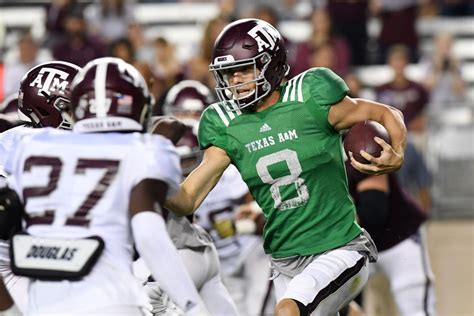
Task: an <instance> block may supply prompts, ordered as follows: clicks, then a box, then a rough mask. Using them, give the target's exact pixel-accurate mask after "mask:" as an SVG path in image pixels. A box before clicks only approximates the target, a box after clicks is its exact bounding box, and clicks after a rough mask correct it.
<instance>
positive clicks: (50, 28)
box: [44, 0, 75, 47]
mask: <svg viewBox="0 0 474 316" xmlns="http://www.w3.org/2000/svg"><path fill="white" fill-rule="evenodd" d="M74 2H75V1H74V0H53V1H52V2H51V3H50V4H48V5H47V7H46V30H47V32H46V38H45V42H44V45H45V46H47V47H53V46H54V45H55V44H56V42H57V40H58V39H60V38H61V36H62V35H63V34H64V32H65V30H64V23H65V19H66V16H67V13H68V12H69V11H70V10H71V9H72V8H73V6H74Z"/></svg>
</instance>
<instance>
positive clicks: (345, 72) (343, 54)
mask: <svg viewBox="0 0 474 316" xmlns="http://www.w3.org/2000/svg"><path fill="white" fill-rule="evenodd" d="M184 2H186V3H196V1H143V0H142V1H127V0H98V1H74V0H53V1H50V2H49V1H48V2H46V1H45V2H44V4H43V5H41V3H39V4H40V5H41V7H42V8H43V9H44V12H45V14H44V27H45V32H44V33H43V34H42V36H41V38H38V36H37V35H36V36H35V34H37V33H35V32H34V30H32V29H16V30H14V32H10V30H7V32H6V34H3V38H2V39H3V41H2V42H3V47H2V50H1V59H0V63H1V64H2V70H3V71H2V73H3V74H2V80H1V81H3V87H0V101H2V99H6V98H8V97H9V96H10V95H13V94H16V93H17V91H18V88H19V83H20V79H21V78H22V76H23V75H24V74H25V73H26V72H27V71H28V69H30V68H32V67H33V66H35V65H37V64H39V63H41V62H44V61H48V60H52V59H57V60H63V61H68V62H72V63H74V64H77V65H79V66H84V65H85V64H86V63H87V62H88V61H90V60H92V59H94V58H98V57H102V56H115V57H120V58H122V59H124V60H125V61H127V62H129V63H131V64H133V65H134V66H135V67H137V68H138V69H139V70H140V71H141V73H142V74H143V76H144V77H145V79H146V80H147V81H148V82H149V84H150V89H151V91H152V92H153V94H154V96H155V99H156V106H155V109H154V112H155V114H161V105H162V103H163V100H164V98H165V96H166V93H167V91H168V89H169V88H170V87H172V86H173V85H174V84H176V83H177V82H179V81H181V80H184V79H194V80H199V81H201V82H202V83H204V84H206V85H207V86H209V87H210V88H211V89H213V88H214V86H215V83H214V78H213V77H212V74H211V73H210V72H209V71H208V65H209V63H210V61H211V53H212V46H213V43H214V41H215V38H216V36H217V35H218V34H219V32H220V31H221V30H222V28H223V27H224V26H225V25H226V24H228V23H229V22H231V21H233V20H235V19H238V18H242V17H255V18H260V19H263V20H266V21H268V22H270V23H271V24H273V25H275V26H276V27H277V28H278V27H279V25H280V24H282V23H285V22H288V21H290V22H294V24H293V25H294V26H292V27H291V31H290V32H288V34H298V33H299V30H298V25H301V24H298V23H304V25H306V29H309V30H310V31H309V32H307V33H308V36H305V37H304V38H301V36H300V37H299V38H298V36H296V37H294V36H293V37H292V36H288V37H287V38H286V47H287V48H288V51H289V55H288V56H289V63H290V65H291V70H290V74H289V76H288V79H290V78H291V77H292V76H294V75H296V74H298V73H300V72H302V71H304V70H306V69H308V68H310V67H328V68H331V69H332V70H333V71H335V72H336V73H337V74H338V75H340V76H341V77H342V78H344V79H345V80H346V82H347V84H348V85H349V87H350V89H351V95H352V96H353V97H357V96H361V97H367V98H369V99H374V100H377V101H380V102H383V103H386V104H389V105H392V106H395V107H397V108H399V109H400V110H402V112H403V113H404V115H405V121H406V124H407V127H408V129H409V131H410V144H409V146H408V152H407V156H406V163H405V166H404V169H402V170H401V172H400V177H401V179H402V182H403V183H404V184H405V185H406V187H409V188H410V189H411V190H412V192H413V193H414V194H415V196H416V197H418V199H419V200H420V202H421V203H422V205H423V206H424V207H425V209H426V210H429V209H430V208H431V206H430V187H431V184H432V182H433V175H432V174H431V173H430V166H429V165H430V161H428V166H426V162H427V161H426V159H425V158H427V157H428V156H429V155H428V153H429V151H430V150H431V149H432V148H434V147H436V146H435V145H432V144H431V143H430V139H429V138H430V137H429V136H427V134H429V133H427V131H429V130H430V127H431V128H433V129H438V130H439V124H440V121H441V119H440V113H443V111H444V110H445V109H456V108H457V109H466V108H467V109H472V106H471V105H472V103H473V100H472V93H470V92H469V91H470V90H472V85H474V82H471V83H469V82H468V81H467V80H466V78H471V77H474V76H473V75H472V74H471V73H470V72H473V71H474V70H473V68H472V67H470V65H467V66H466V65H465V63H467V62H469V58H472V59H474V52H473V51H474V45H472V46H473V47H472V48H471V52H466V54H461V55H460V54H457V53H455V52H454V49H453V44H454V42H455V40H456V39H457V38H458V37H457V36H458V34H453V33H450V32H449V29H450V28H449V27H448V28H447V29H446V31H444V30H443V31H439V32H438V31H436V32H435V34H432V35H433V36H432V37H430V38H429V42H428V43H427V42H426V39H424V38H423V41H422V37H421V35H420V34H419V28H418V27H417V25H418V24H419V21H420V19H425V20H430V19H434V20H436V19H443V18H449V19H450V21H452V22H451V24H453V23H454V24H456V19H463V18H465V17H468V16H473V15H474V2H473V1H470V0H444V1H442V0H397V1H392V0H365V1H364V0H360V1H354V0H312V1H310V0H278V1H263V0H252V1H248V0H242V1H236V0H219V1H212V2H209V1H208V2H207V3H212V4H214V5H215V7H216V12H217V14H215V16H214V17H212V18H210V19H208V20H206V21H203V22H196V23H197V24H195V25H194V27H195V28H196V29H198V30H199V32H198V34H200V38H193V43H194V44H193V45H192V46H188V47H191V48H192V51H188V52H187V53H186V54H185V55H186V56H187V57H186V58H183V57H182V56H180V54H178V50H179V47H177V44H176V43H177V42H183V40H182V39H181V40H180V41H176V39H175V38H172V37H171V38H170V36H164V35H158V36H146V34H151V33H150V32H148V33H147V30H149V29H150V28H152V27H153V28H155V29H156V28H158V29H159V27H160V23H159V21H158V23H157V24H156V25H150V24H147V23H141V22H140V21H139V20H138V19H137V18H136V15H135V12H136V8H137V7H138V6H146V5H149V4H166V5H172V4H173V3H175V4H176V5H177V6H178V5H180V4H182V3H184ZM202 2H205V1H200V2H199V3H202ZM205 3H206V2H205ZM0 5H1V7H0V9H1V8H5V7H8V6H13V7H15V6H19V5H23V6H28V5H29V6H32V5H35V6H38V2H34V3H33V1H31V2H30V3H28V2H21V3H19V2H17V1H3V2H0ZM150 14H153V13H152V12H150ZM25 18H27V17H25ZM168 22H169V21H168ZM374 22H375V23H374ZM173 23H174V24H175V25H176V26H177V27H178V26H180V25H181V24H182V21H179V20H177V21H175V22H173ZM173 23H171V29H172V27H173ZM290 25H291V24H290ZM167 27H168V28H170V23H168V25H167ZM289 28H290V27H287V28H285V29H283V30H282V33H283V35H286V32H285V30H288V29H289ZM158 34H159V32H158ZM168 34H172V32H170V33H168ZM466 34H467V35H466ZM466 34H464V35H462V36H464V37H467V38H468V39H469V38H470V39H474V31H472V32H471V34H470V35H469V34H468V33H466ZM177 36H183V34H179V35H177ZM190 36H191V35H190ZM285 37H286V36H285ZM295 38H298V40H295ZM473 43H474V41H473ZM425 44H427V45H425ZM466 47H468V45H466ZM458 51H462V50H458ZM380 67H382V68H380ZM410 67H411V70H413V71H412V72H411V73H414V74H416V76H414V77H416V78H412V77H411V76H410V71H408V70H410V69H409V68H410ZM380 69H383V70H384V72H380ZM364 70H365V72H364ZM467 72H469V73H467ZM379 73H380V74H383V76H382V77H383V78H387V80H386V81H385V82H380V81H381V79H380V78H377V77H378V74H379ZM374 77H375V80H372V79H374ZM371 78H372V79H371ZM415 79H416V80H415ZM382 80H383V79H382ZM473 80H474V78H473ZM374 82H375V83H376V84H374ZM456 113H457V112H456ZM463 113H464V114H461V121H462V120H463V119H464V120H469V119H472V111H471V112H469V111H468V112H463ZM466 113H467V114H466ZM469 115H471V116H469ZM455 116H456V115H455ZM465 116H466V117H465ZM456 117H457V116H456ZM471 125H472V122H471ZM429 135H431V134H429ZM448 139H449V137H448ZM471 140H472V139H471ZM430 144H431V145H430ZM471 145H472V144H471ZM431 157H433V155H431ZM428 160H429V159H428ZM438 160H439V159H438ZM438 160H436V161H434V162H431V165H432V166H434V167H436V164H437V163H439V161H438ZM434 167H433V168H434ZM433 168H431V169H433ZM431 171H432V170H431ZM470 171H472V170H470ZM458 180H459V179H458ZM448 186H449V184H448Z"/></svg>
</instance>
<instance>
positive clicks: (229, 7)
mask: <svg viewBox="0 0 474 316" xmlns="http://www.w3.org/2000/svg"><path fill="white" fill-rule="evenodd" d="M216 2H217V5H218V6H219V15H220V16H221V17H223V18H224V19H225V20H226V21H227V22H232V21H235V20H237V19H239V18H240V16H241V15H243V14H244V10H248V3H247V2H248V1H243V2H242V3H240V2H241V1H239V2H237V1H236V0H218V1H216ZM242 4H243V5H242Z"/></svg>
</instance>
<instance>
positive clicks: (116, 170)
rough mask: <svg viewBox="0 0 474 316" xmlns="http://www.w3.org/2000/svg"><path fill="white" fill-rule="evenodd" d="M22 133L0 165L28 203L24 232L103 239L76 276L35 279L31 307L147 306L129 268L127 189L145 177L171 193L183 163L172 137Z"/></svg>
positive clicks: (47, 131)
mask: <svg viewBox="0 0 474 316" xmlns="http://www.w3.org/2000/svg"><path fill="white" fill-rule="evenodd" d="M20 139H21V141H19V142H15V145H14V148H12V150H11V152H12V154H10V155H8V157H7V159H5V161H4V168H5V170H6V171H7V172H8V173H9V174H11V175H12V179H13V186H14V189H15V190H16V191H17V192H18V194H19V196H20V198H21V200H22V201H23V202H24V203H25V211H26V224H27V232H28V233H30V234H31V235H35V236H41V237H49V238H84V237H88V236H93V235H96V236H100V237H101V238H102V239H103V240H104V242H105V248H104V251H103V253H102V255H101V257H100V258H99V260H98V262H97V263H96V265H95V266H94V267H93V269H92V270H91V272H90V273H89V274H88V275H87V276H86V277H84V278H83V279H82V280H81V281H75V282H67V281H63V282H46V281H35V282H33V283H32V285H31V287H30V298H31V300H30V308H32V311H34V310H36V311H38V312H47V313H54V312H57V311H61V310H63V308H64V306H68V308H70V310H80V309H81V307H82V308H83V306H84V304H87V305H88V307H90V306H91V304H92V306H97V307H102V306H110V305H132V306H133V305H135V306H136V305H139V306H144V305H145V304H146V303H147V297H146V295H145V293H144V292H143V290H142V288H141V285H140V284H139V283H138V281H136V279H135V278H134V277H133V275H132V272H131V266H132V256H133V242H132V235H131V229H130V217H129V196H130V192H131V189H132V188H133V187H134V186H135V185H136V184H138V183H139V182H140V181H141V180H143V179H147V178H148V179H159V180H163V181H165V182H166V183H167V184H168V195H170V194H174V193H175V192H176V190H177V189H178V187H179V182H180V180H181V169H180V164H179V157H178V155H177V154H176V152H175V149H174V146H173V145H172V143H171V142H170V141H169V140H168V139H166V138H164V137H161V136H158V135H150V134H141V133H90V134H81V133H74V132H69V131H62V130H57V129H52V128H44V129H38V130H34V132H30V133H29V134H28V135H26V136H25V135H22V136H20ZM157 242H159V241H157ZM72 293H74V295H72ZM32 304H33V306H32ZM35 304H36V306H35ZM43 305H44V306H46V305H47V307H43ZM44 308H46V309H44Z"/></svg>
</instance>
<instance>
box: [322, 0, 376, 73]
mask: <svg viewBox="0 0 474 316" xmlns="http://www.w3.org/2000/svg"><path fill="white" fill-rule="evenodd" d="M368 4H369V1H368V0H328V3H327V10H328V12H329V15H330V16H331V19H332V22H333V25H334V29H335V30H336V31H337V32H338V33H339V34H341V35H342V36H344V38H345V39H346V41H347V43H348V44H349V47H350V50H351V57H352V58H351V61H352V65H364V64H366V62H367V59H366V56H367V42H368V40H369V38H368V35H367V15H368Z"/></svg>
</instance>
